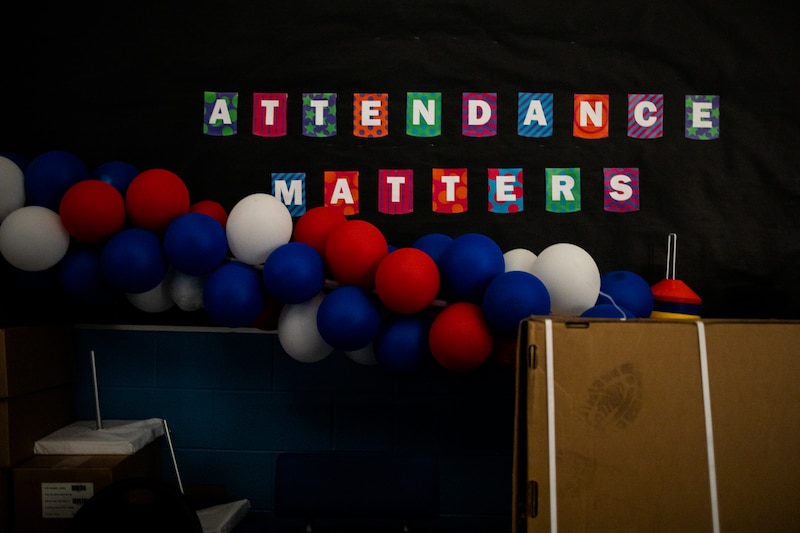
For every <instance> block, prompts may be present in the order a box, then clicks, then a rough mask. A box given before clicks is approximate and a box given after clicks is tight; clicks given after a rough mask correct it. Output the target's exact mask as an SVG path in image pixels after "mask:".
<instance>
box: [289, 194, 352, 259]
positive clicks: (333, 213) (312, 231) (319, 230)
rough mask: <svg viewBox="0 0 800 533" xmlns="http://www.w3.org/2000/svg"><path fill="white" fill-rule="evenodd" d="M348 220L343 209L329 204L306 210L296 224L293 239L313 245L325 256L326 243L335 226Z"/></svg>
mask: <svg viewBox="0 0 800 533" xmlns="http://www.w3.org/2000/svg"><path fill="white" fill-rule="evenodd" d="M344 222H347V218H346V217H345V216H344V215H343V214H342V212H341V211H338V210H336V209H333V208H331V207H328V206H318V207H314V208H311V209H309V210H308V211H306V212H305V213H304V214H303V215H302V216H301V217H300V218H298V219H297V222H296V223H295V225H294V230H293V235H292V240H294V241H297V242H302V243H305V244H308V245H309V246H311V247H313V248H314V249H315V250H316V251H317V252H319V255H321V256H322V257H325V243H326V242H327V241H328V236H330V234H331V231H333V228H335V227H336V226H338V225H339V224H342V223H344Z"/></svg>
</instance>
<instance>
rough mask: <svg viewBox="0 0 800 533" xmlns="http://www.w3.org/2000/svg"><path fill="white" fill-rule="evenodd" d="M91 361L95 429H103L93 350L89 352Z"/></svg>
mask: <svg viewBox="0 0 800 533" xmlns="http://www.w3.org/2000/svg"><path fill="white" fill-rule="evenodd" d="M89 354H90V355H91V360H92V385H94V413H95V422H96V426H97V427H96V428H95V429H103V418H102V417H101V416H100V389H99V387H98V386H97V362H96V361H95V357H94V350H91V351H90V352H89Z"/></svg>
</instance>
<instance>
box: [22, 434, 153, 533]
mask: <svg viewBox="0 0 800 533" xmlns="http://www.w3.org/2000/svg"><path fill="white" fill-rule="evenodd" d="M159 450H160V442H159V441H154V442H151V443H150V444H148V445H147V446H145V447H144V448H142V449H141V450H139V451H138V452H137V453H135V454H133V455H37V456H35V457H33V458H31V459H29V460H28V461H26V462H24V463H22V464H21V465H19V466H17V467H16V468H15V469H14V471H13V477H14V515H13V520H14V525H15V531H16V532H17V533H34V532H35V533H62V532H64V531H66V529H67V526H68V524H69V521H70V520H71V519H72V516H74V513H75V512H76V511H77V510H78V509H79V508H80V507H81V505H82V504H83V503H84V502H85V501H86V500H88V499H89V498H90V497H91V496H92V495H94V494H96V493H97V492H98V491H100V490H102V489H103V488H105V487H107V486H108V485H110V484H111V483H113V482H114V481H118V480H120V479H125V478H129V477H138V476H143V477H159V475H160V469H159V464H160V463H159V459H160V455H159Z"/></svg>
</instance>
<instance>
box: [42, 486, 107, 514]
mask: <svg viewBox="0 0 800 533" xmlns="http://www.w3.org/2000/svg"><path fill="white" fill-rule="evenodd" d="M92 496H94V483H79V482H78V483H42V518H72V517H73V516H75V513H76V512H77V511H78V509H80V508H81V506H82V505H83V504H84V503H86V501H87V500H88V499H89V498H91V497H92Z"/></svg>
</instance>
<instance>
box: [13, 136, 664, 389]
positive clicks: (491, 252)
mask: <svg viewBox="0 0 800 533" xmlns="http://www.w3.org/2000/svg"><path fill="white" fill-rule="evenodd" d="M0 253H1V254H2V256H3V258H4V259H5V260H6V261H7V262H8V263H9V264H10V265H12V266H13V267H15V268H16V269H18V271H20V272H32V273H36V272H43V271H47V270H50V269H53V270H56V271H57V273H58V280H59V283H60V284H61V288H62V289H63V291H64V293H65V294H66V295H67V296H68V297H69V298H71V299H73V300H74V301H77V302H80V303H84V304H90V305H104V304H106V303H108V302H109V301H110V300H111V297H112V295H113V294H114V293H115V292H121V293H123V294H124V295H125V297H126V298H127V300H128V302H129V303H130V304H131V305H133V306H134V307H136V308H137V309H139V310H141V311H144V312H150V313H159V312H163V311H166V310H167V309H170V308H171V307H173V306H177V307H178V308H180V309H181V310H183V311H188V312H197V311H202V312H205V313H206V314H207V315H208V317H209V318H210V319H211V320H212V322H213V323H215V324H218V325H220V326H224V327H232V328H238V327H260V328H262V329H269V330H276V332H277V336H278V340H279V343H280V345H281V347H282V348H283V350H284V351H285V352H286V353H287V355H289V356H290V357H291V358H293V359H295V360H296V361H299V362H303V363H313V362H317V361H321V360H323V359H325V358H326V357H327V356H328V355H330V354H331V353H332V352H333V351H334V350H340V351H342V352H344V353H345V354H346V355H347V356H348V357H349V358H350V359H352V360H353V361H355V362H357V363H359V364H364V365H378V366H381V367H383V368H385V369H387V370H389V371H391V372H395V373H398V374H410V373H413V372H415V371H417V370H418V369H420V368H422V367H423V366H424V365H425V363H426V362H427V361H435V362H436V363H437V364H439V365H440V366H441V367H443V368H445V369H447V370H450V371H453V372H466V371H471V370H474V369H477V368H479V367H481V366H482V365H483V364H484V363H486V361H487V360H489V359H490V358H492V356H493V355H495V356H498V359H499V360H503V358H504V357H506V356H507V354H503V353H498V352H502V351H506V350H509V346H511V347H512V349H513V345H514V343H513V339H515V337H516V334H517V328H518V326H519V323H520V321H522V320H523V319H525V318H526V317H528V316H531V315H548V314H551V313H554V314H560V315H568V316H603V317H610V318H644V317H649V316H650V313H651V312H652V310H653V295H652V292H651V290H650V286H649V285H648V284H647V283H646V282H645V281H644V280H643V279H642V278H641V277H640V276H638V275H637V274H635V273H633V272H627V271H615V272H611V273H608V274H606V275H603V276H601V275H600V272H599V270H598V268H597V265H596V263H595V262H594V260H593V259H592V257H591V256H590V255H589V254H588V253H587V252H586V251H585V250H583V249H582V248H580V247H579V246H577V245H574V244H571V243H556V244H553V245H551V246H549V247H547V248H545V249H544V250H542V251H541V252H540V253H539V254H538V256H537V255H536V254H535V253H533V252H532V251H530V250H527V249H524V248H517V249H513V250H509V251H507V252H505V253H503V251H502V250H501V249H500V247H499V246H498V245H497V244H496V243H495V241H494V240H493V239H492V238H490V237H489V236H487V235H483V234H480V233H467V234H464V235H459V236H456V237H451V236H448V235H444V234H441V233H430V234H427V235H423V236H420V237H419V238H418V239H417V240H415V241H414V242H413V243H412V244H411V245H410V246H408V247H401V248H393V247H391V246H390V245H389V244H388V243H387V241H386V238H385V237H384V235H383V233H382V232H381V231H380V229H378V228H377V227H376V226H375V225H373V224H371V223H370V222H367V221H365V220H356V219H347V218H346V217H345V216H344V215H343V214H341V213H340V212H339V211H338V210H335V209H332V208H329V207H314V208H311V209H309V210H308V211H306V213H305V214H303V215H302V216H300V217H298V218H297V220H293V219H292V216H291V214H290V213H289V210H288V208H287V207H286V206H285V205H284V204H283V203H282V202H280V201H279V200H278V199H277V198H275V197H274V196H272V195H269V194H265V193H255V194H251V195H249V196H246V197H245V198H243V199H241V200H240V201H239V202H238V203H237V204H236V205H235V206H234V207H233V209H231V211H230V212H229V213H228V212H226V211H225V209H224V208H223V207H222V206H221V205H220V204H219V203H217V202H214V201H212V200H202V201H199V202H195V203H190V195H189V191H188V189H187V187H186V185H185V184H184V182H183V180H182V179H181V178H180V177H179V176H177V175H176V174H175V173H173V172H171V171H168V170H165V169H148V170H144V171H140V170H138V169H137V168H136V167H134V166H133V165H131V164H129V163H126V162H121V161H110V162H106V163H104V164H102V165H100V166H98V167H97V168H95V169H94V170H93V171H92V172H91V173H90V172H89V171H88V170H87V169H86V167H85V166H84V164H83V163H82V162H81V161H80V159H78V158H77V157H75V156H74V155H73V154H70V153H68V152H64V151H52V152H46V153H43V154H41V155H39V156H37V157H36V158H35V159H33V160H32V161H31V162H30V163H29V164H27V165H24V164H23V163H22V162H21V161H20V160H19V159H17V160H16V161H15V160H14V159H12V157H11V156H9V157H4V156H0Z"/></svg>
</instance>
